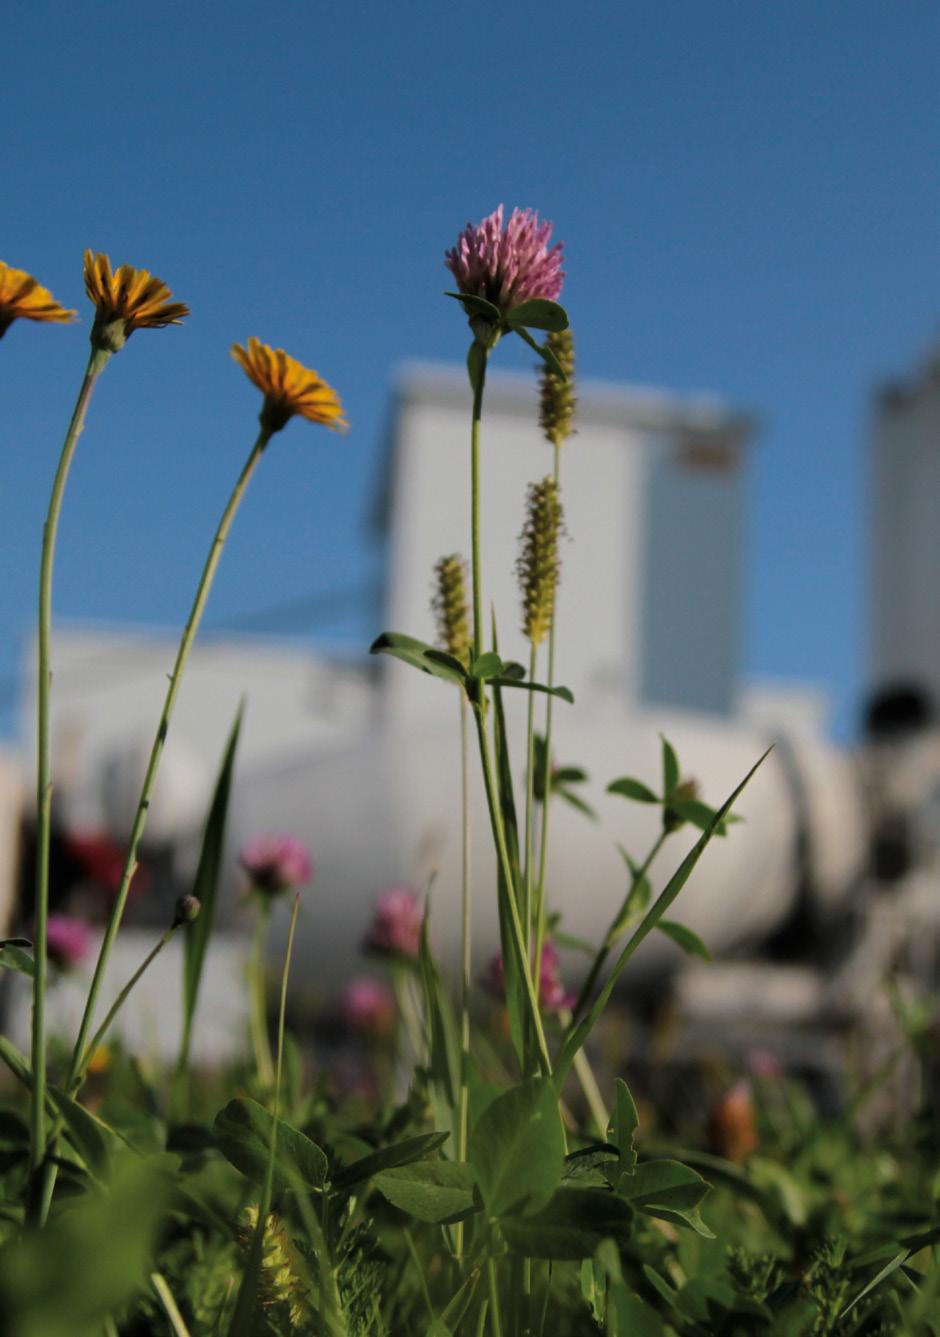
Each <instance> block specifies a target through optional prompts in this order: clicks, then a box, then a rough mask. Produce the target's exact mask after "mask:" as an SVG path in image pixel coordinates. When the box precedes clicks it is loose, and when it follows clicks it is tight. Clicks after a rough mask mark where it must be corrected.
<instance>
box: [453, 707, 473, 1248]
mask: <svg viewBox="0 0 940 1337" xmlns="http://www.w3.org/2000/svg"><path fill="white" fill-rule="evenodd" d="M460 809H461V832H462V842H461V867H460V919H461V972H460V1096H459V1100H458V1105H457V1159H458V1161H465V1160H466V1159H467V1148H468V1146H469V1138H470V1081H469V1067H470V985H471V978H472V976H471V972H472V961H471V941H470V739H469V737H468V730H467V697H466V693H465V692H463V691H461V693H460ZM463 1243H464V1223H463V1222H462V1221H458V1222H457V1224H456V1226H455V1227H454V1244H455V1250H454V1251H455V1253H456V1255H457V1260H458V1262H459V1261H461V1260H462V1259H463Z"/></svg>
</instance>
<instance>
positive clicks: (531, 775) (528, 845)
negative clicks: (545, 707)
mask: <svg viewBox="0 0 940 1337" xmlns="http://www.w3.org/2000/svg"><path fill="white" fill-rule="evenodd" d="M537 658H538V648H537V647H536V645H535V642H533V643H532V646H531V648H530V650H529V682H535V666H536V659H537ZM528 697H529V709H528V715H527V718H526V763H525V765H526V772H525V775H526V781H525V880H524V882H523V899H522V923H523V926H524V928H525V941H526V960H531V959H532V953H531V951H530V947H531V944H532V910H533V906H532V896H533V890H534V887H533V883H534V873H535V869H534V867H533V865H534V862H535V850H534V848H533V825H534V822H533V819H534V813H535V693H534V692H529V693H528ZM549 699H551V698H549ZM536 944H537V945H538V932H536ZM539 955H540V956H541V952H539ZM538 964H539V967H540V966H541V961H539V963H538ZM533 974H534V975H535V978H536V980H541V978H542V975H541V970H540V969H539V968H537V967H536V966H535V965H533Z"/></svg>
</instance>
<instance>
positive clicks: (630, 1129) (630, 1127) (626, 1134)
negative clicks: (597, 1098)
mask: <svg viewBox="0 0 940 1337" xmlns="http://www.w3.org/2000/svg"><path fill="white" fill-rule="evenodd" d="M614 1092H615V1096H614V1113H613V1117H612V1118H611V1121H610V1125H609V1127H608V1129H607V1135H608V1137H609V1138H610V1140H611V1142H612V1143H613V1144H614V1146H615V1147H616V1148H617V1150H618V1152H619V1153H620V1169H621V1172H622V1173H623V1174H627V1175H632V1174H633V1172H634V1170H635V1169H636V1148H635V1147H634V1145H633V1140H634V1138H635V1137H636V1130H637V1129H638V1128H639V1126H640V1116H639V1115H638V1114H637V1112H636V1102H635V1101H634V1099H633V1096H632V1095H631V1094H630V1088H629V1086H627V1084H626V1082H625V1081H624V1080H623V1078H622V1077H618V1078H617V1079H616V1081H615V1082H614ZM618 1183H619V1181H618Z"/></svg>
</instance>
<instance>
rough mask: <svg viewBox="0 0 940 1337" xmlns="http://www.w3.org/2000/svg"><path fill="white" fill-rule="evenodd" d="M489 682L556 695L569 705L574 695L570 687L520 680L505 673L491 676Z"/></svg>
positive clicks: (500, 685) (572, 703) (526, 690)
mask: <svg viewBox="0 0 940 1337" xmlns="http://www.w3.org/2000/svg"><path fill="white" fill-rule="evenodd" d="M490 682H495V683H496V684H497V685H498V686H499V687H521V688H522V690H523V691H524V692H545V693H546V695H547V696H557V697H558V699H559V700H560V701H567V702H568V704H569V705H571V706H573V705H574V696H573V695H572V692H571V689H570V687H546V686H545V684H544V683H541V682H520V681H519V679H518V678H514V677H507V676H506V674H505V673H500V674H499V675H498V676H497V677H495V678H491V679H490Z"/></svg>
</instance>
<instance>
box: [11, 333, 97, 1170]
mask: <svg viewBox="0 0 940 1337" xmlns="http://www.w3.org/2000/svg"><path fill="white" fill-rule="evenodd" d="M108 357H109V354H108V353H105V352H101V351H99V350H98V349H96V348H92V351H91V354H90V356H89V358H88V366H87V367H86V369H85V375H84V377H83V379H82V384H81V388H80V389H79V392H78V398H77V400H76V401H75V408H74V410H73V412H72V418H71V421H70V422H69V426H68V431H67V432H66V434H65V441H64V443H63V446H62V453H61V455H60V456H59V463H58V467H57V468H56V473H55V479H54V480H53V484H52V493H51V495H50V497H49V509H48V511H47V514H46V522H45V525H44V526H43V533H42V559H41V562H40V569H39V645H38V661H39V679H38V683H37V763H36V903H35V910H34V918H35V935H34V936H35V965H34V975H33V1031H32V1070H33V1089H32V1100H31V1105H30V1144H29V1157H30V1160H29V1164H30V1175H31V1176H32V1175H35V1174H36V1172H37V1171H38V1169H39V1166H40V1165H41V1164H42V1161H43V1158H44V1156H45V1152H46V1123H45V1106H46V976H47V973H48V952H47V944H46V932H47V925H48V920H49V837H50V831H51V827H52V784H51V766H50V746H49V697H50V690H51V687H52V668H51V663H50V653H51V641H52V570H53V565H54V563H55V545H56V535H57V533H58V528H59V515H60V513H61V510H62V498H63V496H64V494H65V484H66V481H67V479H68V475H69V468H70V466H71V463H72V457H73V455H74V454H75V447H76V445H77V444H78V438H79V437H80V436H81V433H82V428H83V427H84V425H85V413H86V410H87V408H88V404H89V401H90V399H91V396H92V392H93V390H94V388H95V384H96V382H97V380H98V377H99V376H100V375H101V373H102V371H103V370H104V368H105V366H106V364H107V361H108Z"/></svg>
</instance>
